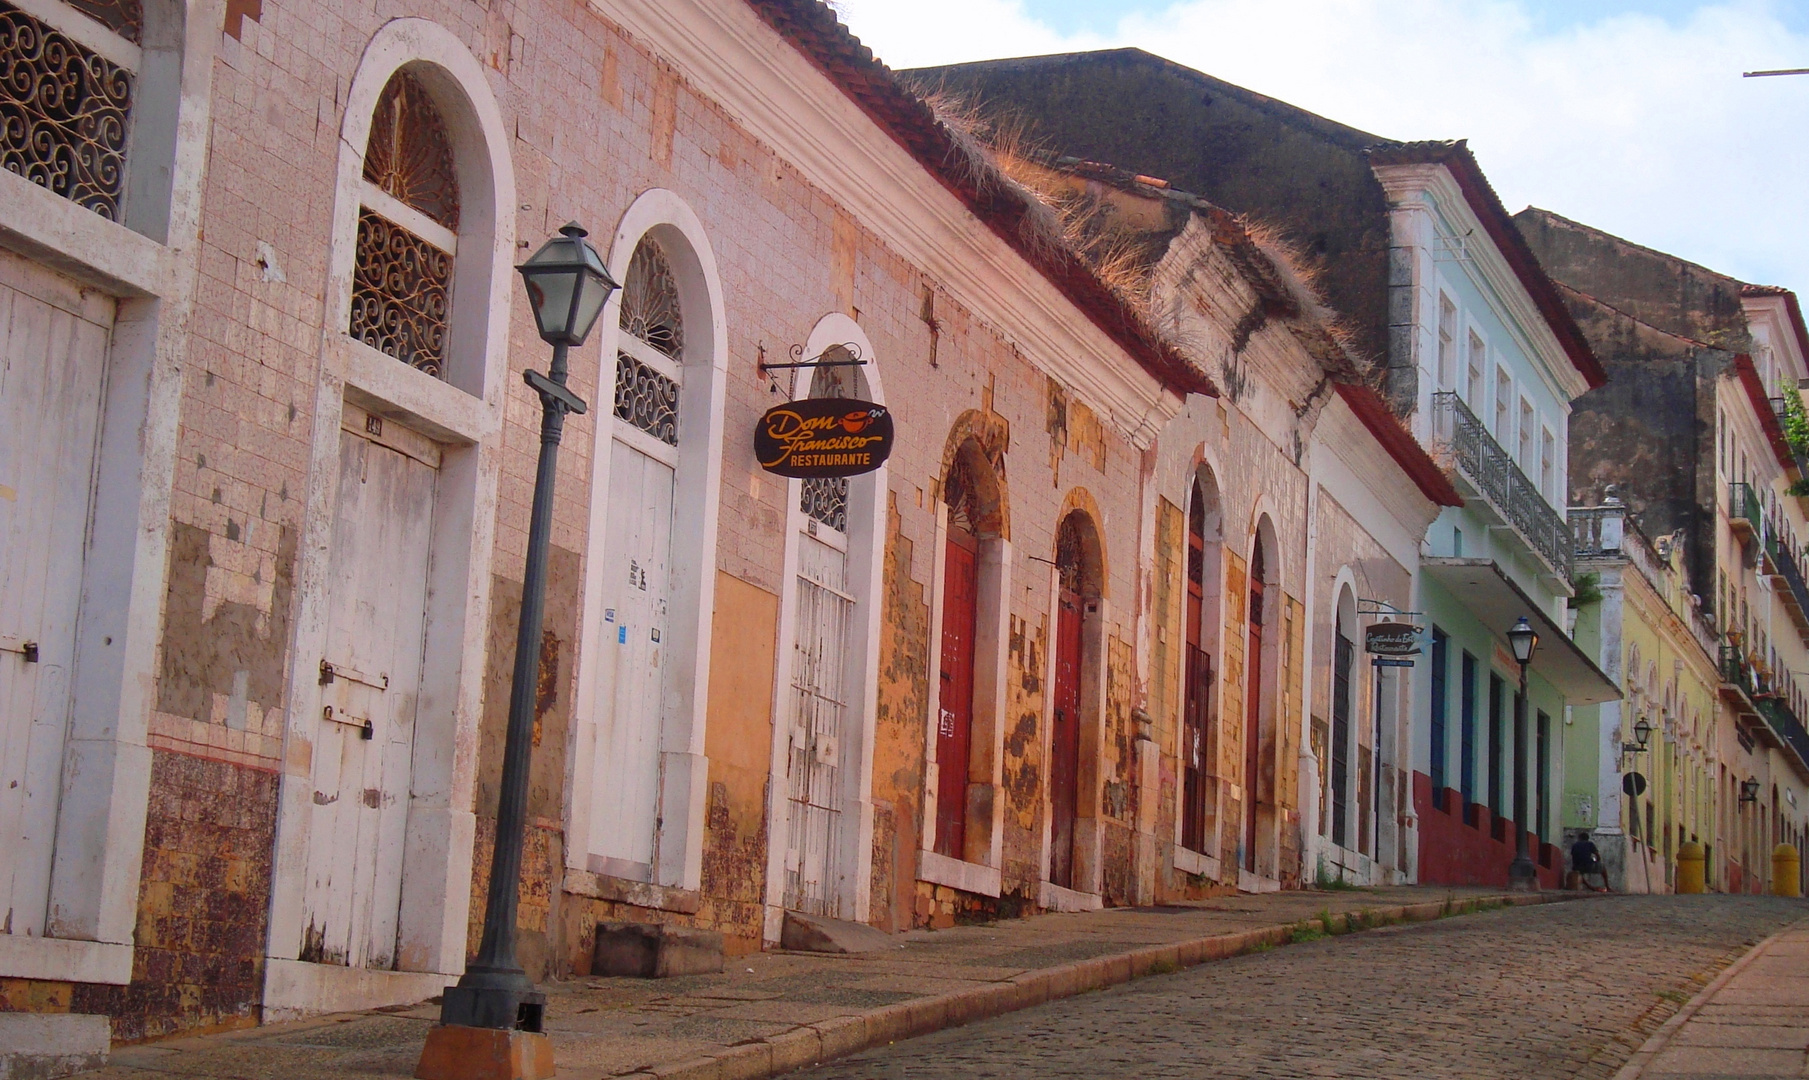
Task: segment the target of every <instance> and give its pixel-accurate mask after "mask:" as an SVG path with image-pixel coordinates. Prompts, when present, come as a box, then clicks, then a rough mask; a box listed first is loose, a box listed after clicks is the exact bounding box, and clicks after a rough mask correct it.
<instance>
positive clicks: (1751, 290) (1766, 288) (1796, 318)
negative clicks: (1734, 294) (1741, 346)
mask: <svg viewBox="0 0 1809 1080" xmlns="http://www.w3.org/2000/svg"><path fill="white" fill-rule="evenodd" d="M1740 295H1741V296H1781V297H1783V298H1784V310H1785V311H1787V312H1789V313H1790V325H1791V327H1792V328H1793V329H1794V330H1796V346H1797V349H1798V351H1800V352H1801V353H1802V356H1803V359H1804V361H1805V362H1809V327H1806V326H1804V325H1803V308H1802V305H1800V304H1798V303H1797V300H1796V293H1795V292H1792V291H1791V290H1789V289H1786V288H1784V287H1783V286H1782V285H1742V286H1740Z"/></svg>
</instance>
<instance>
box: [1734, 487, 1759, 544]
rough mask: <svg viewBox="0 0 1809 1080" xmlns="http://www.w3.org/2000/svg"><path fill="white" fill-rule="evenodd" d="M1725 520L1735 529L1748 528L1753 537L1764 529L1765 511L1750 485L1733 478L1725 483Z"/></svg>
mask: <svg viewBox="0 0 1809 1080" xmlns="http://www.w3.org/2000/svg"><path fill="white" fill-rule="evenodd" d="M1727 522H1728V524H1729V525H1732V526H1733V527H1734V529H1735V531H1739V530H1740V529H1750V530H1751V531H1752V535H1753V536H1754V537H1757V536H1760V535H1762V534H1763V533H1764V531H1765V511H1764V509H1763V508H1761V507H1760V505H1759V496H1758V495H1757V494H1756V493H1754V491H1753V489H1752V485H1751V484H1748V483H1745V482H1743V481H1739V480H1735V481H1734V482H1733V483H1731V484H1729V485H1727Z"/></svg>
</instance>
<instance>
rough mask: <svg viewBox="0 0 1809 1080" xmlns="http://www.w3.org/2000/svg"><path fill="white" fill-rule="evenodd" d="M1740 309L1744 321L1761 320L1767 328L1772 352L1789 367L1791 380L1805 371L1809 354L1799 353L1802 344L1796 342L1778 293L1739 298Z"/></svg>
mask: <svg viewBox="0 0 1809 1080" xmlns="http://www.w3.org/2000/svg"><path fill="white" fill-rule="evenodd" d="M1740 310H1741V313H1742V314H1744V315H1745V316H1746V321H1747V322H1749V323H1763V324H1764V325H1765V327H1766V328H1767V329H1769V330H1770V331H1771V333H1770V335H1769V336H1768V339H1767V340H1768V343H1769V344H1770V345H1771V351H1772V354H1773V355H1774V356H1777V357H1779V358H1780V359H1782V360H1783V361H1784V363H1785V365H1786V366H1787V367H1788V368H1789V369H1790V377H1791V381H1793V382H1794V381H1796V380H1799V379H1802V378H1803V377H1804V376H1805V375H1806V374H1809V356H1804V355H1803V351H1802V344H1801V343H1800V342H1799V341H1797V337H1796V327H1795V325H1793V324H1792V323H1791V321H1790V312H1789V310H1788V309H1787V308H1786V307H1785V304H1784V298H1783V297H1782V296H1745V297H1741V298H1740Z"/></svg>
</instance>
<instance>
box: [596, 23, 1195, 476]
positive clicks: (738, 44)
mask: <svg viewBox="0 0 1809 1080" xmlns="http://www.w3.org/2000/svg"><path fill="white" fill-rule="evenodd" d="M589 3H590V5H591V7H592V8H594V9H595V10H596V11H598V12H599V13H600V14H602V15H603V16H604V17H605V18H607V19H610V20H611V21H613V22H615V23H616V24H617V25H619V26H621V27H622V28H623V29H624V30H626V31H627V32H628V33H630V34H632V35H633V36H635V37H636V38H638V39H639V40H640V41H641V42H642V43H643V44H645V45H646V46H648V47H649V48H651V49H652V50H653V51H655V52H656V53H658V54H659V55H660V56H662V57H664V58H665V59H666V60H668V61H670V62H671V63H673V64H674V65H675V66H676V67H677V68H678V69H679V71H680V72H681V73H682V74H683V75H684V77H685V78H686V79H687V80H688V81H689V82H690V83H691V84H692V85H693V86H694V87H696V88H697V89H698V90H699V91H700V92H702V93H703V94H705V95H707V96H708V97H709V98H710V99H711V100H712V101H714V102H715V103H716V104H717V105H718V106H720V107H721V108H722V109H723V110H724V111H726V112H727V113H728V114H729V116H730V117H731V118H733V119H734V121H735V122H736V123H737V124H739V125H740V126H741V127H742V128H744V129H745V130H746V131H747V132H748V133H749V134H751V135H753V136H754V137H755V138H756V139H759V140H760V141H761V142H763V143H765V144H766V145H767V146H769V147H771V148H772V149H773V150H774V152H776V153H777V154H778V155H779V156H780V157H781V158H783V159H785V161H786V162H787V163H788V164H790V165H792V166H793V167H795V168H796V169H797V170H798V171H799V173H800V174H802V175H803V176H804V178H805V179H806V180H807V181H809V182H810V183H811V184H813V185H814V186H816V187H817V188H818V189H820V190H821V191H823V192H824V193H825V194H827V195H829V196H830V197H831V198H833V199H835V200H836V201H837V202H838V203H840V204H841V205H842V206H843V207H844V208H846V209H847V210H848V211H849V213H851V214H852V215H853V216H854V217H855V219H856V220H857V221H859V222H860V224H862V225H863V226H865V227H866V228H868V229H870V230H872V231H873V232H874V233H875V234H876V235H878V236H879V238H880V239H881V240H882V241H884V242H885V243H886V244H887V245H889V246H890V247H891V248H892V249H893V250H894V251H896V252H897V253H898V254H899V255H901V256H902V257H903V258H904V259H906V260H907V261H909V262H910V263H912V264H914V265H915V266H916V268H917V269H918V270H919V271H921V272H922V273H924V274H926V275H928V276H929V277H931V278H932V279H934V280H935V282H936V283H937V284H938V285H939V286H940V287H942V288H943V289H945V290H946V291H947V292H948V294H949V295H950V296H951V297H952V298H953V299H954V300H956V301H957V302H958V303H960V304H962V305H963V306H964V307H966V308H967V309H968V310H969V311H970V312H971V313H973V315H974V316H975V317H976V318H979V319H981V320H982V321H984V322H986V323H988V324H990V325H991V326H992V327H993V328H994V329H995V330H997V331H998V332H999V333H1000V334H1001V335H1002V336H1003V337H1005V338H1006V340H1008V341H1011V342H1013V343H1014V344H1016V345H1017V346H1018V347H1019V349H1020V351H1021V352H1023V354H1024V355H1025V357H1026V359H1028V360H1029V361H1030V362H1031V363H1033V364H1035V365H1036V366H1037V367H1039V368H1041V369H1043V370H1044V371H1045V372H1047V373H1048V374H1049V375H1051V376H1052V377H1054V378H1055V379H1056V380H1057V381H1059V382H1061V383H1063V384H1065V385H1066V386H1067V387H1068V388H1069V389H1070V390H1071V391H1073V392H1074V393H1075V394H1076V395H1078V396H1079V397H1080V398H1081V399H1082V400H1084V401H1086V402H1087V403H1088V404H1089V405H1091V406H1092V407H1093V408H1094V409H1095V410H1096V411H1098V412H1099V413H1100V414H1101V415H1103V416H1104V417H1106V418H1107V419H1108V420H1109V421H1110V422H1111V424H1112V426H1113V427H1114V428H1115V429H1117V430H1118V431H1119V432H1120V433H1121V434H1122V435H1124V436H1125V437H1126V438H1128V439H1129V440H1130V441H1131V442H1133V443H1134V444H1136V445H1137V446H1138V447H1139V448H1147V447H1148V446H1149V445H1150V443H1151V442H1152V441H1153V440H1154V439H1155V436H1156V432H1157V431H1159V430H1160V429H1161V427H1162V426H1163V425H1164V424H1165V423H1167V421H1168V420H1169V419H1171V418H1172V417H1173V416H1175V415H1176V414H1177V413H1178V412H1179V411H1180V409H1181V405H1182V395H1180V394H1179V393H1176V392H1175V391H1172V390H1168V389H1166V388H1165V387H1164V386H1163V385H1162V383H1161V382H1160V381H1158V380H1157V379H1156V378H1155V377H1154V376H1152V375H1151V374H1150V373H1149V372H1147V371H1145V370H1144V369H1143V367H1142V366H1141V365H1140V364H1139V363H1138V362H1137V361H1136V360H1135V359H1134V358H1133V357H1132V356H1130V355H1129V354H1128V353H1127V352H1126V351H1125V350H1124V349H1123V347H1121V346H1120V345H1118V344H1117V342H1115V341H1113V340H1112V339H1111V338H1110V337H1109V336H1107V335H1106V333H1105V332H1104V331H1102V330H1101V329H1099V327H1098V326H1096V325H1095V324H1094V323H1093V322H1092V320H1091V319H1089V318H1088V317H1087V316H1086V314H1085V313H1083V312H1081V311H1080V310H1079V309H1078V308H1077V307H1076V306H1075V305H1074V303H1073V302H1072V301H1071V300H1069V299H1068V298H1067V296H1066V295H1064V294H1063V293H1062V292H1061V291H1060V290H1059V289H1057V288H1056V287H1055V285H1054V284H1053V283H1052V282H1050V281H1049V279H1048V278H1046V277H1045V276H1043V274H1042V273H1041V272H1040V271H1039V270H1037V269H1036V268H1035V267H1033V266H1032V265H1030V263H1028V262H1027V261H1025V259H1024V258H1023V257H1022V256H1020V255H1019V254H1018V253H1017V252H1016V251H1014V250H1012V248H1011V247H1010V246H1009V245H1007V244H1006V243H1005V242H1004V241H1003V240H1000V239H999V238H998V237H997V236H996V235H994V234H993V233H992V231H991V230H990V229H989V228H988V227H987V226H986V225H985V224H984V223H982V222H980V221H979V220H978V219H977V218H975V217H974V215H973V214H972V213H970V212H969V211H968V209H967V207H966V206H964V205H963V204H962V203H961V202H960V200H958V199H956V198H955V196H954V195H953V194H952V193H950V192H949V191H948V189H946V188H944V187H943V186H942V184H941V183H940V182H939V181H938V180H937V179H936V178H935V177H933V176H932V175H930V173H929V172H928V171H927V170H926V169H925V168H924V167H923V165H922V164H921V163H919V162H918V161H917V160H916V159H915V158H913V157H912V156H911V155H910V154H908V153H907V152H906V151H905V150H904V148H902V147H901V146H899V145H898V143H896V142H894V141H893V139H892V138H891V136H889V135H887V134H886V133H885V132H884V131H883V130H881V129H880V127H879V126H878V125H877V124H875V123H874V122H873V121H872V120H871V119H869V118H868V117H867V115H866V114H865V113H863V112H862V111H861V110H860V108H859V107H858V106H856V105H855V104H854V102H852V101H851V100H849V99H848V97H847V96H846V95H845V94H844V93H843V92H842V90H841V88H840V87H838V86H836V85H834V84H833V83H832V82H830V81H829V79H828V78H826V77H825V76H824V75H823V73H822V72H821V71H819V70H818V69H817V68H816V67H815V66H814V65H813V64H812V63H811V62H810V61H809V60H808V59H807V58H806V57H805V56H804V55H803V54H801V53H800V52H798V51H797V49H795V48H794V47H793V46H792V45H791V43H789V42H787V41H786V40H785V39H784V38H782V37H781V36H780V35H779V33H778V32H777V31H775V30H774V29H773V28H772V27H770V26H768V25H767V24H766V23H765V22H763V21H762V20H761V19H760V17H759V16H758V15H757V14H755V12H754V11H753V9H751V8H750V7H748V6H747V4H746V3H744V2H743V0H589Z"/></svg>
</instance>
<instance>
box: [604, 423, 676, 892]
mask: <svg viewBox="0 0 1809 1080" xmlns="http://www.w3.org/2000/svg"><path fill="white" fill-rule="evenodd" d="M618 428H620V425H618ZM621 434H631V433H628V432H621ZM650 442H651V440H646V439H637V440H635V441H634V442H633V443H630V442H627V441H623V440H621V439H618V440H617V441H616V442H615V444H614V446H613V448H612V453H611V457H610V465H609V524H608V526H607V530H606V535H605V538H604V542H603V553H604V554H603V557H604V567H603V571H602V572H603V575H604V577H603V581H604V585H603V603H604V605H605V606H604V611H603V620H604V621H603V634H602V638H601V642H600V647H601V648H602V649H603V650H604V651H605V653H607V654H613V655H609V656H606V657H605V658H604V659H603V661H602V665H601V668H602V671H603V673H604V676H605V678H606V679H607V680H608V681H607V682H605V684H604V685H605V686H607V687H608V690H607V691H605V693H604V694H600V695H599V699H600V700H601V701H602V703H603V710H602V712H603V715H602V716H601V717H600V718H599V723H598V730H599V732H600V733H601V734H600V743H601V745H600V747H599V760H600V761H601V775H602V776H603V777H604V780H603V782H602V784H601V785H600V787H599V788H598V790H597V792H596V794H595V796H594V802H593V804H592V805H593V807H594V808H595V810H594V813H595V815H596V816H595V817H593V824H592V831H591V835H592V837H593V838H594V839H593V841H592V844H593V847H594V849H595V850H596V851H597V852H598V853H599V854H600V856H601V858H602V860H603V861H602V863H601V865H600V866H599V870H600V871H601V872H602V873H606V874H610V875H612V876H615V877H622V878H629V879H633V880H637V881H651V880H653V863H654V854H655V852H654V847H655V844H656V842H657V834H658V831H659V824H658V816H659V780H660V731H661V728H662V727H663V726H664V720H665V715H666V676H665V660H666V648H667V642H666V635H667V631H668V626H667V612H668V608H669V606H670V603H671V590H670V584H671V562H672V495H673V483H674V473H673V470H674V467H675V465H676V464H677V453H676V451H672V452H669V453H668V452H665V451H667V450H668V448H666V447H664V446H663V445H661V444H654V445H652V446H649V445H648V444H649V443H650Z"/></svg>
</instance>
